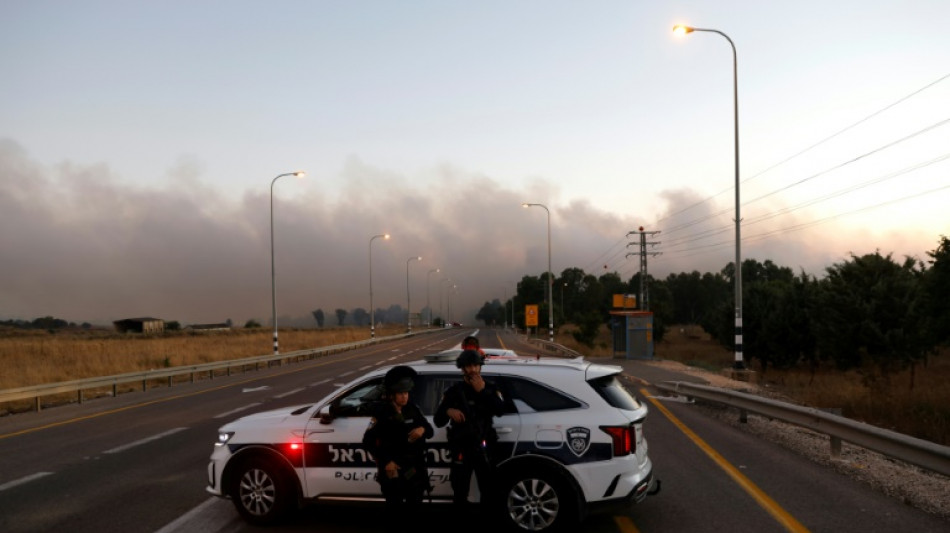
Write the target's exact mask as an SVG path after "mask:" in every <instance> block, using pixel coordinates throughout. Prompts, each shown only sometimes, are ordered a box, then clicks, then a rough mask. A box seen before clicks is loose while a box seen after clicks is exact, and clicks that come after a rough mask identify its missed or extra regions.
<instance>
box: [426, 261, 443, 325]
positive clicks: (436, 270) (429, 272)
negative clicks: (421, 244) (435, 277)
mask: <svg viewBox="0 0 950 533" xmlns="http://www.w3.org/2000/svg"><path fill="white" fill-rule="evenodd" d="M440 271H441V269H439V268H433V269H432V270H430V271H428V272H426V309H427V310H428V311H429V321H428V322H426V329H429V327H430V326H431V325H432V305H431V304H430V303H429V275H430V274H432V273H433V272H440Z"/></svg>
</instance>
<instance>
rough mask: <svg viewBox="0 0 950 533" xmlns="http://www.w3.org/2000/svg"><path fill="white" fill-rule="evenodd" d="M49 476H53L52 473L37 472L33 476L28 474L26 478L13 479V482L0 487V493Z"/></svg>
mask: <svg viewBox="0 0 950 533" xmlns="http://www.w3.org/2000/svg"><path fill="white" fill-rule="evenodd" d="M51 475H53V473H52V472H37V473H35V474H30V475H29V476H26V477H21V478H20V479H14V480H13V481H8V482H7V483H4V484H3V485H0V491H4V490H7V489H12V488H13V487H16V486H17V485H22V484H24V483H29V482H30V481H34V480H37V479H40V478H41V477H46V476H51Z"/></svg>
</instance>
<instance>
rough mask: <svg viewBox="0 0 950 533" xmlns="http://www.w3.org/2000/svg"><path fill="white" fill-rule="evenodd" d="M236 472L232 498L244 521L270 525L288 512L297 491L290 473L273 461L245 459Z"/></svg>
mask: <svg viewBox="0 0 950 533" xmlns="http://www.w3.org/2000/svg"><path fill="white" fill-rule="evenodd" d="M234 474H235V475H234V477H233V478H232V479H233V480H234V481H233V487H232V489H231V499H232V500H233V501H234V506H235V507H236V508H237V511H238V513H240V515H241V516H242V517H243V518H244V520H246V521H247V522H248V523H251V524H255V525H270V524H275V523H277V522H280V521H281V519H283V518H284V517H285V516H286V515H287V512H288V510H289V509H290V508H291V506H292V504H293V502H294V501H295V499H296V494H295V492H294V490H293V485H292V484H291V483H290V481H289V479H288V478H287V475H286V474H285V473H284V472H283V471H282V470H281V469H280V468H279V467H278V466H277V465H276V464H275V463H274V462H273V461H271V460H267V459H261V458H258V459H250V460H246V461H243V462H242V463H241V464H240V465H239V466H238V470H237V471H235V473H234Z"/></svg>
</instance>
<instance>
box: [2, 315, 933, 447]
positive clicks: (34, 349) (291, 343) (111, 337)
mask: <svg viewBox="0 0 950 533" xmlns="http://www.w3.org/2000/svg"><path fill="white" fill-rule="evenodd" d="M403 331H404V328H403V326H402V325H392V326H383V327H381V328H377V335H378V336H380V337H384V336H388V335H394V334H398V333H402V332H403ZM570 332H571V327H570V326H566V327H564V328H562V331H561V332H560V333H559V335H558V341H559V342H560V343H561V344H563V345H565V346H567V347H569V348H572V349H574V350H577V351H578V352H581V353H584V354H587V355H589V356H591V357H609V356H612V355H613V352H612V350H611V348H610V346H611V342H610V334H609V332H608V331H607V330H606V328H604V329H603V330H602V331H601V333H600V336H599V338H598V339H597V341H596V342H595V347H594V348H588V347H586V346H581V345H578V343H577V342H576V341H574V339H573V337H572V336H571V334H570ZM271 335H272V333H271V331H270V330H268V329H266V328H260V329H251V330H247V329H234V330H231V331H226V332H206V333H193V332H174V333H167V334H164V335H154V336H140V335H120V334H116V333H113V332H108V331H77V332H68V331H61V332H57V333H52V334H51V333H49V332H46V331H24V330H12V329H6V330H0V368H2V369H3V371H2V373H0V390H3V389H9V388H15V387H23V386H28V385H39V384H43V383H55V382H60V381H69V380H74V379H80V378H87V377H97V376H107V375H113V374H122V373H126V372H136V371H142V370H150V369H156V368H163V367H174V366H186V365H192V364H200V363H207V362H213V361H224V360H228V359H239V358H243V357H252V356H258V355H267V354H269V353H270V351H271ZM368 335H369V333H368V331H367V329H366V328H354V327H345V328H323V329H299V330H281V332H280V349H281V352H282V353H286V352H290V351H294V350H302V349H307V348H317V347H321V346H330V345H334V344H341V343H346V342H352V341H356V340H362V339H366V338H367V337H368ZM654 351H655V356H656V358H657V359H665V360H672V361H677V362H680V363H683V364H687V365H690V366H694V367H700V368H703V369H706V370H712V371H719V370H721V369H725V368H729V367H730V366H731V365H732V362H733V357H734V356H733V353H732V352H731V351H728V350H726V349H724V348H722V347H721V346H719V345H718V344H717V343H716V342H715V341H713V340H711V339H710V338H709V336H708V335H706V334H705V333H704V332H702V331H701V330H699V329H698V328H696V327H679V326H674V327H671V328H670V329H669V331H668V332H667V335H666V338H665V339H664V340H663V341H662V342H658V343H657V344H656V346H655V349H654ZM758 381H759V384H760V385H762V386H764V387H767V388H768V389H769V390H771V391H773V392H774V393H776V394H778V395H781V396H784V397H787V398H790V399H792V400H793V401H795V402H799V403H801V404H804V405H808V406H812V407H821V408H838V409H841V412H842V413H843V414H844V415H845V416H848V417H851V418H854V419H857V420H862V421H865V422H868V423H872V424H875V425H878V426H881V427H885V428H889V429H893V430H895V431H899V432H901V433H906V434H909V435H914V436H916V437H920V438H924V439H927V440H931V441H934V442H938V443H941V444H950V386H947V383H950V353H946V352H945V353H943V354H941V356H938V357H933V358H931V359H930V361H929V362H928V364H927V366H926V367H920V368H917V369H916V372H914V373H913V374H912V373H911V371H905V372H902V373H898V374H895V375H893V376H890V378H889V379H888V380H887V381H884V380H881V379H878V380H876V381H874V382H869V381H868V379H867V378H866V377H864V376H862V375H860V374H859V373H857V372H847V373H842V372H836V371H833V370H831V369H822V370H820V371H818V372H816V373H814V374H812V373H810V372H808V371H804V370H790V371H776V370H769V371H768V373H767V374H765V375H764V376H763V375H761V374H760V375H759V376H758ZM912 384H913V386H911V385H912ZM44 401H45V400H44ZM64 401H70V399H69V398H65V399H64ZM30 407H31V405H30V404H29V403H28V402H24V405H22V406H9V405H8V406H0V414H3V413H4V412H9V411H14V412H15V411H21V410H28V409H30Z"/></svg>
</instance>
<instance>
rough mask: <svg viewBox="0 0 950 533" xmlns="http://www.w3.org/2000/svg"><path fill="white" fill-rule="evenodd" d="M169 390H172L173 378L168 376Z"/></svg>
mask: <svg viewBox="0 0 950 533" xmlns="http://www.w3.org/2000/svg"><path fill="white" fill-rule="evenodd" d="M168 388H169V389H170V388H172V377H171V376H168Z"/></svg>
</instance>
